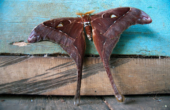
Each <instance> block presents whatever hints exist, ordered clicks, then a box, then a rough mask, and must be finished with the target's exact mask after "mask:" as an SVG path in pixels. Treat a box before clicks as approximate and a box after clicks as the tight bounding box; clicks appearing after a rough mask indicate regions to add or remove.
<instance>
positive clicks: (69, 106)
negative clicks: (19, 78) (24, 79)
mask: <svg viewBox="0 0 170 110" xmlns="http://www.w3.org/2000/svg"><path fill="white" fill-rule="evenodd" d="M126 98H127V100H126V101H125V102H124V103H119V102H117V100H116V99H115V98H114V96H109V97H87V96H86V97H81V100H80V105H79V106H75V105H74V104H73V97H61V96H60V97H59V96H58V97H55V96H11V95H10V96H0V110H169V109H170V105H169V102H170V101H169V98H170V96H166V95H161V96H160V95H159V96H157V95H156V96H150V95H149V96H148V95H147V96H128V97H126ZM106 101H107V103H108V104H106V103H104V102H106ZM108 105H110V107H109V106H108Z"/></svg>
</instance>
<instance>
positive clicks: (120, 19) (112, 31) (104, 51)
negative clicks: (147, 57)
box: [91, 7, 152, 102]
mask: <svg viewBox="0 0 170 110" xmlns="http://www.w3.org/2000/svg"><path fill="white" fill-rule="evenodd" d="M150 22H152V20H151V18H150V17H149V16H148V15H147V14H146V13H144V12H143V11H141V10H139V9H135V8H130V7H123V8H116V9H111V10H107V11H104V12H100V13H98V14H95V15H93V16H92V17H91V25H92V29H93V30H92V33H93V41H94V44H95V47H96V49H97V51H98V52H99V55H100V57H101V59H102V61H103V65H104V67H105V69H106V72H107V74H108V77H109V79H110V82H111V85H112V87H113V90H114V93H115V97H116V99H117V100H118V101H120V102H123V100H124V97H123V96H122V95H121V93H120V92H119V91H118V89H117V87H116V85H115V83H114V80H113V77H112V75H111V71H110V68H109V60H110V55H111V53H112V50H113V49H114V47H115V46H116V44H117V42H118V41H119V38H120V35H121V33H122V32H123V31H124V30H125V29H127V28H128V27H129V26H130V25H134V24H136V23H140V24H146V23H150Z"/></svg>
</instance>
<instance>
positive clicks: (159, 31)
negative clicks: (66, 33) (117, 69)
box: [0, 0, 170, 56]
mask: <svg viewBox="0 0 170 110" xmlns="http://www.w3.org/2000/svg"><path fill="white" fill-rule="evenodd" d="M124 6H131V7H136V8H139V9H141V10H143V11H145V12H146V13H147V14H149V15H150V16H151V18H152V20H153V22H152V23H151V24H148V25H135V26H131V27H130V28H128V29H127V30H126V31H125V32H124V33H123V34H122V35H121V38H120V41H119V43H118V44H117V46H116V48H115V49H114V50H113V54H122V55H147V56H150V55H156V56H170V51H169V50H170V33H169V29H170V11H169V10H170V1H169V0H147V1H146V0H133V1H132V0H83V1H80V0H1V1H0V53H24V54H45V53H65V52H64V51H63V50H62V49H61V47H60V46H59V45H57V44H53V43H49V42H41V43H36V44H30V45H28V46H25V47H18V46H13V45H10V43H11V42H15V41H19V40H24V41H26V40H27V37H28V36H29V34H30V32H31V30H32V29H33V28H34V27H35V26H36V25H38V24H39V23H41V22H43V21H45V20H49V19H53V18H59V17H76V16H77V15H76V14H75V13H76V12H87V11H90V10H96V11H95V13H97V12H101V11H104V10H107V9H111V8H116V7H124ZM86 54H98V53H97V51H96V49H95V47H94V45H93V42H91V41H87V50H86Z"/></svg>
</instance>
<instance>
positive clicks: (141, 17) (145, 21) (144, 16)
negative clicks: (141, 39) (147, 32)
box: [137, 11, 152, 24]
mask: <svg viewBox="0 0 170 110" xmlns="http://www.w3.org/2000/svg"><path fill="white" fill-rule="evenodd" d="M151 22H152V19H151V17H150V16H149V15H147V14H146V13H145V12H143V11H141V13H140V15H139V18H138V19H137V23H139V24H149V23H151Z"/></svg>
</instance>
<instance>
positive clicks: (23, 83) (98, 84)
mask: <svg viewBox="0 0 170 110" xmlns="http://www.w3.org/2000/svg"><path fill="white" fill-rule="evenodd" d="M110 64H111V70H112V75H113V77H114V80H115V83H116V85H117V87H118V89H119V90H120V91H121V93H122V94H125V95H129V94H161V93H170V72H169V71H170V59H169V58H164V59H151V58H148V59H141V58H116V59H111V61H110ZM76 76H77V70H76V65H75V63H74V62H73V60H72V59H71V58H63V57H26V56H21V57H19V56H1V57H0V77H1V80H0V94H4V93H5V94H43V95H74V94H75V90H76V80H77V79H76ZM81 95H113V90H112V88H111V85H110V82H109V79H108V77H107V74H106V72H105V70H104V68H103V65H102V63H101V61H100V58H92V57H89V58H86V59H85V62H84V67H83V79H82V86H81Z"/></svg>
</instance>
